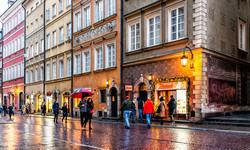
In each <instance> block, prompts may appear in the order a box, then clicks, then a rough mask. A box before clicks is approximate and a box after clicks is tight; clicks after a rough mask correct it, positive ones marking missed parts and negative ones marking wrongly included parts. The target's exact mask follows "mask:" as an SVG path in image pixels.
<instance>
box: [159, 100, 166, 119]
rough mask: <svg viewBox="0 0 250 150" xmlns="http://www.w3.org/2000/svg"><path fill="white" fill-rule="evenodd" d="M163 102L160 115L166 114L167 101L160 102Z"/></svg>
mask: <svg viewBox="0 0 250 150" xmlns="http://www.w3.org/2000/svg"><path fill="white" fill-rule="evenodd" d="M160 104H161V111H160V117H163V118H164V117H165V116H166V103H165V102H164V101H162V102H160Z"/></svg>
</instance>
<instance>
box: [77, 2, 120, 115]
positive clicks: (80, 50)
mask: <svg viewBox="0 0 250 150" xmlns="http://www.w3.org/2000/svg"><path fill="white" fill-rule="evenodd" d="M73 21H74V22H73V62H74V63H73V67H74V68H73V70H74V72H73V74H74V75H73V87H74V90H77V89H79V88H82V89H88V90H90V91H92V92H93V93H94V94H95V95H94V96H92V97H93V101H94V105H95V106H94V116H97V117H118V116H119V115H120V106H121V99H120V94H121V92H120V1H119V0H75V1H73ZM79 101H80V99H74V103H73V105H74V115H77V116H79V109H78V104H79Z"/></svg>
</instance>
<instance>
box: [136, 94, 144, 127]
mask: <svg viewBox="0 0 250 150" xmlns="http://www.w3.org/2000/svg"><path fill="white" fill-rule="evenodd" d="M137 101H138V113H139V122H143V100H142V99H141V97H140V96H139V97H137Z"/></svg>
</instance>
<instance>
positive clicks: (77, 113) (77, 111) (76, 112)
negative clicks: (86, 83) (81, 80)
mask: <svg viewBox="0 0 250 150" xmlns="http://www.w3.org/2000/svg"><path fill="white" fill-rule="evenodd" d="M79 89H86V90H89V91H91V88H90V87H85V88H77V89H74V91H76V90H79ZM73 101H74V105H73V106H74V108H73V115H74V116H80V110H79V107H78V105H79V103H80V101H81V98H74V100H73Z"/></svg>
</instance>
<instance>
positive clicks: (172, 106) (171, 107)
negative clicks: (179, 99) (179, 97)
mask: <svg viewBox="0 0 250 150" xmlns="http://www.w3.org/2000/svg"><path fill="white" fill-rule="evenodd" d="M168 107H169V109H168V110H169V117H170V119H171V124H172V125H173V124H174V123H175V122H174V117H173V115H174V112H175V109H176V101H175V99H174V96H173V95H171V96H170V101H169V102H168Z"/></svg>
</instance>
